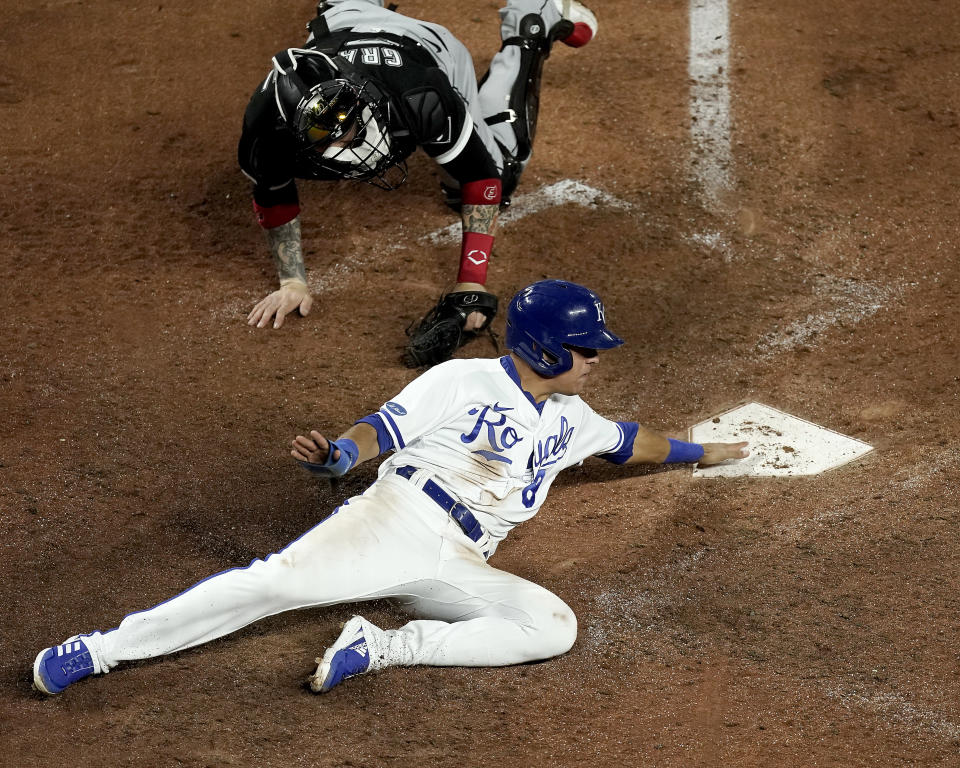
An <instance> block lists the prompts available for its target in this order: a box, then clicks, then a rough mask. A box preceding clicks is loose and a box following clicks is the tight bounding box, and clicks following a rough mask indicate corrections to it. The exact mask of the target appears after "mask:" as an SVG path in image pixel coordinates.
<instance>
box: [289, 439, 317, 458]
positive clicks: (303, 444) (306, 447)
mask: <svg viewBox="0 0 960 768" xmlns="http://www.w3.org/2000/svg"><path fill="white" fill-rule="evenodd" d="M291 445H292V446H293V448H294V450H297V451H300V452H302V453H306V454H310V453H317V451H319V450H320V449H319V447H318V446H317V444H316V443H315V442H314V441H313V440H311V439H310V438H309V437H304V436H303V435H297V437H296V439H295V440H294V441H293V442H292V443H291Z"/></svg>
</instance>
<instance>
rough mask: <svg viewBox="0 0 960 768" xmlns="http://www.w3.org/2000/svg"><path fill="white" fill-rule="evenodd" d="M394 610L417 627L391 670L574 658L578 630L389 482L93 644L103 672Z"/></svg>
mask: <svg viewBox="0 0 960 768" xmlns="http://www.w3.org/2000/svg"><path fill="white" fill-rule="evenodd" d="M378 598H395V599H397V601H398V602H399V603H400V604H401V605H403V606H404V607H406V608H407V609H408V610H409V611H411V612H412V613H413V614H414V615H417V616H419V617H421V618H420V620H415V621H411V622H409V623H408V624H406V625H405V626H403V627H402V628H400V629H399V630H393V631H387V632H385V633H384V635H385V637H384V638H382V639H381V645H382V646H383V647H384V650H385V659H384V661H385V663H386V665H411V664H429V665H436V666H500V665H506V664H517V663H522V662H526V661H533V660H537V659H545V658H549V657H551V656H555V655H558V654H561V653H565V652H566V651H567V650H569V649H570V647H571V646H572V645H573V643H574V640H575V638H576V631H577V627H576V618H575V616H574V614H573V612H572V611H571V610H570V608H569V607H568V606H567V605H566V604H565V603H564V602H563V601H562V600H560V598H558V597H557V596H556V595H554V594H552V593H551V592H549V591H547V590H546V589H544V588H543V587H540V586H538V585H536V584H533V583H532V582H529V581H526V580H525V579H521V578H520V577H518V576H514V575H512V574H510V573H506V572H505V571H500V570H497V569H496V568H493V567H492V566H490V565H489V564H488V563H487V562H486V561H485V560H484V558H483V555H482V553H481V552H480V551H479V549H478V548H477V545H476V544H474V542H472V541H471V540H470V539H469V538H467V536H466V535H465V534H464V533H463V531H462V530H461V529H460V527H459V526H458V525H457V523H456V522H455V521H454V520H453V519H452V518H450V517H449V516H448V515H447V514H446V512H444V511H443V510H442V509H441V508H440V507H439V506H438V505H437V504H436V503H435V502H434V501H432V500H431V499H430V498H429V497H427V496H426V494H424V493H423V492H422V491H421V490H419V489H418V488H417V487H415V486H414V485H413V484H411V483H410V482H409V481H408V480H405V479H404V478H402V477H399V476H397V475H387V476H385V477H384V478H382V479H380V480H378V481H377V482H376V483H375V484H374V485H373V486H371V487H370V488H369V489H368V490H367V491H366V492H365V493H364V494H363V495H361V496H357V497H354V498H352V499H350V501H349V503H347V504H345V505H343V506H342V507H340V508H339V509H338V510H337V512H336V513H335V514H333V515H331V516H330V517H328V518H327V519H326V520H324V521H323V522H321V523H320V524H319V525H317V526H315V527H314V528H312V529H311V530H310V531H308V532H307V533H306V534H304V535H303V536H302V537H300V538H299V539H297V540H296V541H294V542H293V543H292V544H290V545H289V546H288V547H286V548H285V549H283V550H281V551H280V552H278V553H276V554H272V555H270V556H269V557H267V558H265V559H263V560H255V561H253V562H252V563H251V564H250V565H249V566H247V567H246V568H235V569H233V570H229V571H224V572H223V573H219V574H217V575H216V576H212V577H210V578H208V579H205V580H204V581H201V582H199V583H198V584H196V585H194V586H193V587H191V588H190V589H188V590H187V591H185V592H183V593H181V594H179V595H177V596H176V597H174V598H172V599H171V600H167V601H166V602H164V603H161V604H159V605H157V606H155V607H154V608H151V609H149V610H146V611H142V612H139V613H133V614H130V615H129V616H127V617H126V618H124V619H123V621H122V622H121V623H120V625H119V626H118V627H117V628H116V629H113V630H110V631H109V632H105V633H103V634H102V635H98V634H95V635H93V636H91V639H90V643H91V644H92V645H93V647H94V650H95V651H96V653H97V655H98V657H99V661H100V663H101V667H102V668H103V671H106V670H108V669H110V668H111V667H113V666H115V665H116V664H117V663H119V662H122V661H129V660H133V659H145V658H150V657H154V656H160V655H162V654H167V653H173V652H175V651H180V650H183V649H185V648H190V647H192V646H195V645H199V644H201V643H205V642H207V641H209V640H213V639H214V638H217V637H221V636H223V635H226V634H228V633H230V632H233V631H235V630H237V629H240V628H241V627H244V626H246V625H248V624H250V623H252V622H254V621H257V620H258V619H262V618H264V617H266V616H272V615H273V614H276V613H280V612H282V611H289V610H292V609H294V608H305V607H308V606H321V605H336V604H339V603H352V602H358V601H364V600H373V599H378Z"/></svg>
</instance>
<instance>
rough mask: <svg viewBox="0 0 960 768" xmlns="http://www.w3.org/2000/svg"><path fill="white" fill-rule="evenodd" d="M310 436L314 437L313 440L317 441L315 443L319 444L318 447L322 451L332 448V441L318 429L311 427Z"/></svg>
mask: <svg viewBox="0 0 960 768" xmlns="http://www.w3.org/2000/svg"><path fill="white" fill-rule="evenodd" d="M310 437H311V438H312V439H313V442H315V443H316V444H317V448H318V449H319V450H321V451H326V450H329V448H330V441H329V440H327V438H325V437H324V436H323V435H322V434H320V433H319V432H318V431H317V430H315V429H311V430H310Z"/></svg>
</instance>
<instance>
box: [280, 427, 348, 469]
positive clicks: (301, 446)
mask: <svg viewBox="0 0 960 768" xmlns="http://www.w3.org/2000/svg"><path fill="white" fill-rule="evenodd" d="M290 445H291V446H293V449H292V450H291V451H290V455H291V456H293V458H295V459H296V460H297V461H305V462H307V463H308V464H323V463H325V462H326V460H327V456H329V454H330V441H329V440H327V438H325V437H324V436H323V435H321V434H320V433H319V432H317V430H315V429H311V430H310V437H304V436H303V435H297V436H296V437H295V438H294V439H293V440H292V441H291V442H290ZM339 459H340V451H339V450H334V452H333V460H334V461H338V460H339Z"/></svg>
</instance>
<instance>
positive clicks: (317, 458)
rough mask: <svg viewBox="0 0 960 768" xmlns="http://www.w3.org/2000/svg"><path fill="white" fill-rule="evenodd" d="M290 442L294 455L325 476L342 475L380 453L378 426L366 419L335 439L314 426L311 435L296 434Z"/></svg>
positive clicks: (312, 469) (316, 472)
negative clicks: (332, 439)
mask: <svg viewBox="0 0 960 768" xmlns="http://www.w3.org/2000/svg"><path fill="white" fill-rule="evenodd" d="M290 445H291V450H290V455H291V456H293V458H295V459H296V460H297V461H299V462H300V463H301V464H302V465H303V466H304V467H305V468H306V469H309V470H310V471H311V472H313V473H314V474H318V475H323V476H326V477H339V476H340V475H343V474H346V473H347V472H348V471H349V470H350V469H351V468H352V467H354V466H356V465H357V464H359V463H360V462H362V461H367V460H369V459H373V458H376V457H377V456H379V455H380V446H379V442H378V440H377V430H375V429H374V428H373V427H371V426H370V425H369V424H367V423H363V422H361V423H357V424H354V425H353V426H352V427H350V429H348V430H347V431H346V432H344V433H343V434H342V435H340V437H338V438H337V439H336V440H335V441H333V442H331V441H329V440H327V438H326V437H324V436H323V435H322V434H321V433H320V432H318V431H317V430H315V429H312V430H310V434H309V436H304V435H297V436H296V437H295V438H294V439H293V440H292V441H291V443H290ZM331 449H332V450H331Z"/></svg>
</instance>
